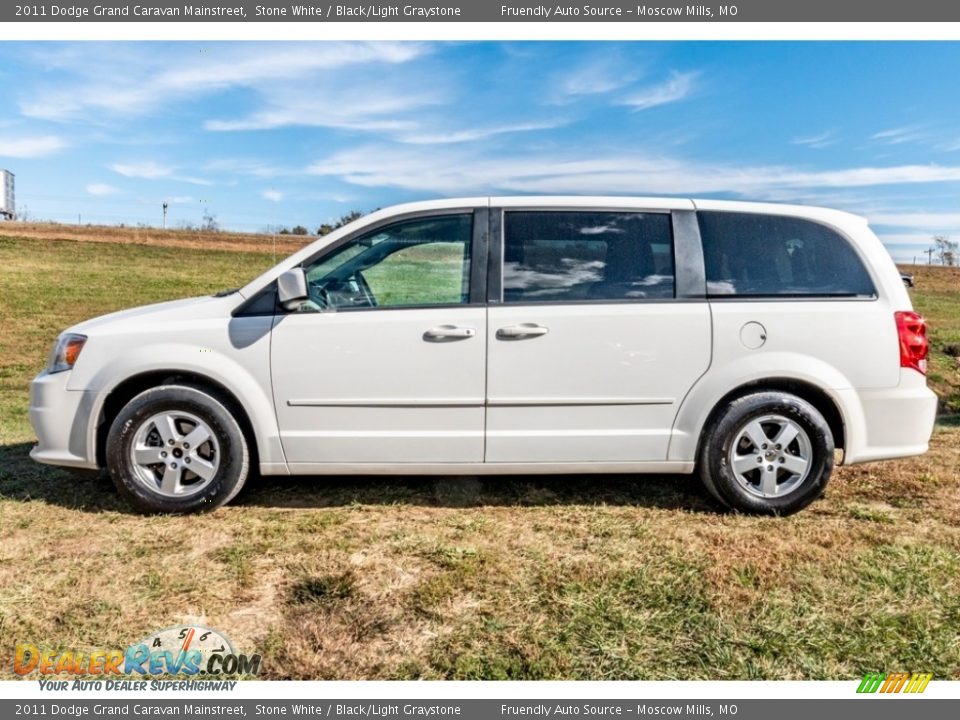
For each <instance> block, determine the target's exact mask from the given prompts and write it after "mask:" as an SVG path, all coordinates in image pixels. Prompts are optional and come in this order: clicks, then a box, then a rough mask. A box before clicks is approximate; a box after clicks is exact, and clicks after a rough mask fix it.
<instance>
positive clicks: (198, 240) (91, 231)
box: [0, 222, 316, 258]
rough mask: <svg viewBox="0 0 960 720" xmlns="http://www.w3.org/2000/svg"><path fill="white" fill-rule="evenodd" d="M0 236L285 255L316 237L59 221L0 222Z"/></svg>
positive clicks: (280, 256)
mask: <svg viewBox="0 0 960 720" xmlns="http://www.w3.org/2000/svg"><path fill="white" fill-rule="evenodd" d="M0 237H19V238H31V239H36V240H76V241H80V242H95V243H113V244H116V243H124V244H132V245H149V246H152V247H165V248H188V249H193V250H197V249H216V250H230V251H233V252H261V253H267V252H273V249H274V248H276V251H277V257H278V258H282V257H284V256H286V255H289V254H290V253H292V252H293V251H294V250H299V249H300V248H301V247H303V246H304V245H306V244H307V243H309V242H311V241H313V240H316V237H315V236H296V235H267V234H262V233H236V232H205V231H202V230H176V229H171V230H161V229H160V228H151V227H147V228H144V227H116V226H109V225H60V224H58V223H23V222H16V223H9V222H8V223H4V222H0Z"/></svg>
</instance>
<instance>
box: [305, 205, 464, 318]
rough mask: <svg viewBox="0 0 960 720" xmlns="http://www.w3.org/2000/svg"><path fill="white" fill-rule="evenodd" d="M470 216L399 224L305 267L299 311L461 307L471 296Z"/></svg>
mask: <svg viewBox="0 0 960 720" xmlns="http://www.w3.org/2000/svg"><path fill="white" fill-rule="evenodd" d="M472 237H473V215H472V214H463V215H444V216H439V217H431V218H417V219H414V220H407V221H404V222H398V223H396V224H394V225H388V226H387V227H384V228H381V229H379V230H375V231H374V232H371V233H368V234H367V235H363V236H361V237H359V238H356V239H354V240H351V241H350V242H348V243H347V244H346V245H343V246H342V247H340V248H337V249H336V250H334V251H333V252H332V253H330V254H328V255H326V256H324V257H322V258H320V259H318V260H316V261H315V262H313V263H312V264H310V265H308V266H307V267H306V268H305V269H306V274H307V289H308V292H309V300H308V302H306V303H305V304H304V305H303V307H302V308H301V312H316V311H320V310H340V309H350V308H374V307H420V306H433V305H460V304H464V303H467V302H469V300H470V250H471V247H470V245H471V240H472Z"/></svg>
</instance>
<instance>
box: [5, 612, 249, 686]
mask: <svg viewBox="0 0 960 720" xmlns="http://www.w3.org/2000/svg"><path fill="white" fill-rule="evenodd" d="M260 659H261V657H260V655H246V654H243V653H238V652H237V651H236V650H235V649H234V647H233V644H232V643H231V642H230V640H229V639H228V638H227V636H226V635H224V634H223V633H222V632H219V631H218V630H213V629H211V628H207V627H203V626H202V625H186V626H177V627H170V628H166V629H164V630H160V631H158V632H155V633H152V634H150V635H148V636H147V637H145V638H144V639H143V640H141V641H140V642H137V643H134V644H132V645H130V646H129V647H127V648H125V649H122V650H121V649H102V650H89V651H79V650H46V649H43V648H41V647H40V646H38V645H35V644H33V643H21V644H18V645H17V646H16V648H15V650H14V657H13V671H14V672H15V673H16V674H17V675H20V676H28V675H31V674H34V673H35V674H38V675H40V676H46V677H49V676H51V675H54V676H58V675H66V676H84V677H90V676H100V677H111V676H128V677H150V676H154V677H156V676H159V675H165V676H171V675H172V676H195V675H211V676H233V677H236V676H251V675H257V674H258V673H259V672H260Z"/></svg>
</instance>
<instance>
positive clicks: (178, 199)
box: [167, 195, 193, 205]
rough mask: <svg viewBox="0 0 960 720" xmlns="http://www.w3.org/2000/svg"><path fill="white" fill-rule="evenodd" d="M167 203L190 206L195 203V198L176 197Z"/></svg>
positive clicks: (186, 196) (187, 196)
mask: <svg viewBox="0 0 960 720" xmlns="http://www.w3.org/2000/svg"><path fill="white" fill-rule="evenodd" d="M167 202H168V203H170V204H171V205H189V204H190V203H192V202H193V198H192V197H190V196H189V195H174V196H173V197H171V198H167Z"/></svg>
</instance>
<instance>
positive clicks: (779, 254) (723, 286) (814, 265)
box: [697, 212, 876, 297]
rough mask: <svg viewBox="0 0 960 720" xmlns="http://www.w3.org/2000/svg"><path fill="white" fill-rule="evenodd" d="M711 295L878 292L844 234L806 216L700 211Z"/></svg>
mask: <svg viewBox="0 0 960 720" xmlns="http://www.w3.org/2000/svg"><path fill="white" fill-rule="evenodd" d="M697 216H698V218H699V222H700V235H701V238H702V240H703V255H704V262H705V264H706V274H707V294H708V295H711V296H730V295H733V296H744V297H751V296H752V297H772V296H778V295H782V296H786V297H790V296H793V297H796V296H823V297H861V296H868V297H869V296H873V295H875V293H876V290H875V289H874V286H873V282H872V281H871V279H870V275H869V274H868V273H867V270H866V268H865V267H864V266H863V263H862V262H861V260H860V258H859V257H857V254H856V252H855V251H854V250H853V248H852V247H851V246H850V244H849V243H848V242H847V240H846V239H845V238H843V237H842V236H840V235H838V234H837V233H836V232H834V231H833V230H831V229H830V228H828V227H825V226H823V225H820V224H819V223H815V222H812V221H810V220H804V219H803V218H793V217H783V216H776V215H758V214H754V213H734V212H699V213H697Z"/></svg>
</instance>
